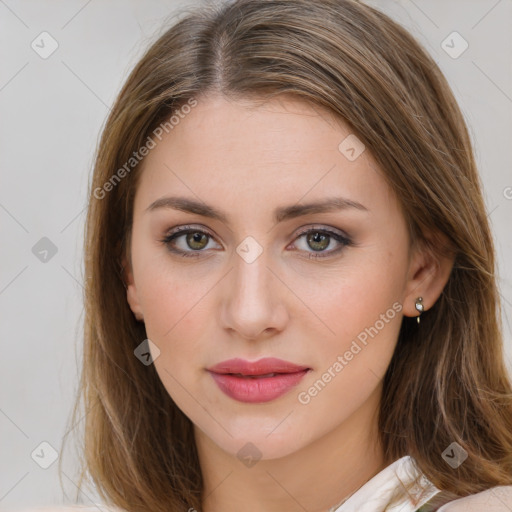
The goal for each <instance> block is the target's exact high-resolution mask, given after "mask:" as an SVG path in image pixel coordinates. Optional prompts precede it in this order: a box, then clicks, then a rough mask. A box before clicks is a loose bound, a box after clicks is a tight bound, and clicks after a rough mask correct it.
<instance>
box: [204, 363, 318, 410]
mask: <svg viewBox="0 0 512 512" xmlns="http://www.w3.org/2000/svg"><path fill="white" fill-rule="evenodd" d="M207 370H208V372H210V375H211V376H212V378H213V380H214V381H215V382H216V384H217V385H218V386H219V388H220V390H221V391H222V392H224V393H225V394H226V395H227V396H229V397H230V398H233V399H234V400H238V401H240V402H246V403H258V402H260V403H261V402H268V401H270V400H274V399H276V398H278V397H280V396H282V395H284V394H285V393H287V392H288V391H290V390H291V389H292V388H293V387H295V386H296V385H297V384H298V383H299V382H300V381H301V380H302V378H303V377H304V376H305V375H306V373H308V372H309V371H310V370H311V368H308V367H307V366H301V365H297V364H294V363H291V362H289V361H284V360H282V359H276V358H274V357H266V358H263V359H259V360H258V361H253V362H251V361H246V360H244V359H239V358H236V359H229V360H227V361H223V362H221V363H218V364H216V365H215V366H212V367H211V368H207ZM272 374H275V375H272Z"/></svg>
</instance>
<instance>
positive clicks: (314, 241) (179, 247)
mask: <svg viewBox="0 0 512 512" xmlns="http://www.w3.org/2000/svg"><path fill="white" fill-rule="evenodd" d="M303 238H304V241H305V243H306V244H307V247H309V248H311V249H312V252H309V251H308V250H307V249H303V251H304V252H306V253H308V254H307V256H303V257H305V258H308V259H315V258H327V257H329V256H332V255H333V254H338V253H339V252H341V251H342V250H343V248H344V247H346V246H350V245H354V244H353V242H352V240H351V239H350V238H349V237H347V236H346V235H343V234H341V233H339V232H337V231H332V230H330V229H325V228H315V227H313V228H311V227H310V228H309V229H305V230H302V231H301V232H299V233H298V235H297V237H296V240H300V239H303ZM212 239H213V235H211V234H210V233H208V232H207V231H203V230H202V229H198V228H194V227H193V226H179V227H177V228H174V229H173V230H172V231H171V232H170V233H169V234H168V235H167V236H166V237H164V238H163V239H162V240H160V242H162V243H163V244H164V245H165V246H166V247H167V249H168V250H169V251H170V252H172V253H174V254H178V255H180V256H183V257H185V258H194V257H198V256H201V253H203V252H205V251H204V249H206V248H207V246H208V242H209V241H210V240H212ZM333 240H334V242H335V243H336V244H338V246H339V247H338V248H337V249H332V250H330V251H326V250H325V249H327V248H328V247H329V246H330V245H332V242H333ZM178 242H180V243H178Z"/></svg>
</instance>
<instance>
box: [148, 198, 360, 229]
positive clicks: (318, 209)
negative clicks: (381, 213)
mask: <svg viewBox="0 0 512 512" xmlns="http://www.w3.org/2000/svg"><path fill="white" fill-rule="evenodd" d="M160 208H171V209H175V210H180V211H183V212H188V213H195V214H197V215H201V216H203V217H209V218H211V219H216V220H219V221H221V222H223V223H224V224H227V225H229V219H228V215H227V214H226V213H224V212H222V211H221V210H218V209H217V208H214V207H213V206H210V205H207V204H205V203H203V202H200V201H196V200H195V199H191V198H188V197H177V196H172V197H161V198H160V199H157V200H156V201H154V202H152V203H151V204H150V205H149V206H148V207H147V208H146V210H145V213H147V212H152V211H155V210H158V209H160ZM347 209H357V210H360V211H366V212H368V211H369V210H368V208H366V206H364V205H362V204H361V203H358V202H357V201H352V200H351V199H347V198H344V197H328V198H325V199H322V200H320V201H316V202H312V203H308V204H294V205H290V206H281V207H279V208H276V209H275V210H274V222H276V223H279V222H283V221H286V220H290V219H294V218H296V217H302V216H304V215H309V214H312V213H326V212H333V211H340V210H347Z"/></svg>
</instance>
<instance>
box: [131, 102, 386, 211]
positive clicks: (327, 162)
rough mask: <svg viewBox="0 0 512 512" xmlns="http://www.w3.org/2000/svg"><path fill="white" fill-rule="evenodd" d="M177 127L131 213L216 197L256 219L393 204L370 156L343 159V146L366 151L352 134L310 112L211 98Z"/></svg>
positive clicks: (152, 162) (161, 145)
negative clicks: (342, 203)
mask: <svg viewBox="0 0 512 512" xmlns="http://www.w3.org/2000/svg"><path fill="white" fill-rule="evenodd" d="M179 119H180V120H179V122H178V123H177V124H176V125H174V126H173V128H172V130H170V131H169V132H168V133H164V134H163V137H162V140H161V141H157V144H156V147H155V148H154V149H152V150H151V151H150V152H149V154H148V155H147V157H146V158H145V160H144V162H143V169H142V176H141V180H140V183H139V190H138V191H137V198H136V209H137V203H138V207H139V208H142V207H144V208H146V207H147V206H148V205H149V204H150V202H152V201H155V200H156V199H158V198H159V197H161V196H163V195H165V194H167V193H169V194H170V193H172V194H173V195H176V194H181V195H184V194H186V195H187V196H189V197H193V196H196V197H195V199H205V200H206V198H207V197H208V198H209V197H214V198H216V199H217V200H216V204H217V205H220V206H221V205H222V204H223V203H224V204H229V202H230V201H229V199H230V198H231V199H233V200H236V199H237V200H238V202H240V201H242V202H243V203H244V205H245V206H246V207H248V208H249V207H251V208H253V209H254V211H256V210H261V209H262V208H263V207H264V206H265V204H268V203H270V202H271V203H273V205H274V206H276V205H278V204H281V203H286V204H290V203H296V202H298V201H304V202H310V201H315V200H318V199H320V198H324V197H325V196H327V195H329V196H333V195H344V196H346V197H347V198H349V199H352V200H353V201H358V202H361V203H363V204H364V201H366V202H373V203H375V201H376V200H377V199H379V198H380V200H381V201H388V202H389V201H390V200H391V195H390V194H391V191H390V190H389V188H388V186H387V184H386V182H385V180H384V178H383V176H382V173H381V172H380V170H379V169H378V166H377V164H376V162H375V160H374V159H373V157H372V155H371V154H370V152H369V151H368V150H367V149H364V151H362V153H361V154H360V155H359V156H358V157H357V158H355V159H353V158H348V157H347V154H346V153H344V151H345V150H346V149H347V144H348V145H349V146H350V145H352V146H354V143H355V144H356V146H355V148H356V150H357V151H358V152H359V151H361V147H363V148H364V146H362V143H361V142H360V141H359V142H358V139H357V138H356V136H355V134H353V133H352V131H351V129H350V126H349V125H348V124H346V123H344V122H343V121H342V120H341V119H338V118H336V117H335V116H334V115H332V114H330V113H329V112H327V111H326V110H324V109H322V108H320V107H317V106H315V105H312V104H309V103H306V102H303V101H300V100H298V99H296V98H293V97H289V96H288V97H286V96H281V97H279V98H274V99H272V100H270V101H264V102H262V101H258V102H254V101H252V100H249V99H245V100H232V99H228V98H226V97H224V96H220V95H216V96H208V97H202V98H200V99H198V103H197V106H195V107H194V108H192V109H190V110H188V113H187V114H186V115H182V116H180V118H179ZM346 141H348V142H346ZM358 143H359V144H360V145H359V146H357V144H358ZM348 156H350V154H349V155H348ZM356 156H357V154H356ZM207 202H208V203H211V202H212V201H207ZM214 202H215V200H214Z"/></svg>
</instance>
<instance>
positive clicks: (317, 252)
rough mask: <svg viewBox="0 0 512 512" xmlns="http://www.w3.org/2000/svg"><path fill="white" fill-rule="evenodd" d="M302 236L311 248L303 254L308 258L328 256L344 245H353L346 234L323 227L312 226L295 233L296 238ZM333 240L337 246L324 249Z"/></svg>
mask: <svg viewBox="0 0 512 512" xmlns="http://www.w3.org/2000/svg"><path fill="white" fill-rule="evenodd" d="M302 238H304V241H305V243H306V244H307V247H309V248H311V249H313V252H310V253H309V254H307V255H306V256H304V257H305V258H309V259H314V258H328V257H330V256H332V255H335V254H338V253H340V252H341V251H342V250H343V249H344V247H346V246H350V245H353V242H352V240H351V239H350V238H349V237H348V236H346V235H342V234H341V233H339V232H337V231H332V230H330V229H325V228H316V227H314V228H309V229H306V230H303V231H301V232H299V234H298V235H297V240H299V239H302ZM333 240H334V241H335V243H336V244H338V248H337V249H332V250H330V251H326V250H325V249H327V248H328V247H329V246H330V245H331V243H332V241H333ZM305 252H308V251H307V250H306V251H305Z"/></svg>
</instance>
